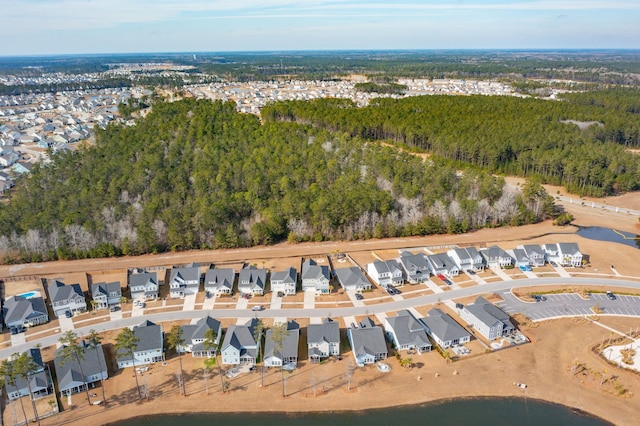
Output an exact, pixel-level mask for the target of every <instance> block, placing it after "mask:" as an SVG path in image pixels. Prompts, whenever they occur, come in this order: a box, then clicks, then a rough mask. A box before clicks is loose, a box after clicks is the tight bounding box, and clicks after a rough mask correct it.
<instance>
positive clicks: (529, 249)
mask: <svg viewBox="0 0 640 426" xmlns="http://www.w3.org/2000/svg"><path fill="white" fill-rule="evenodd" d="M521 247H522V249H523V250H524V251H525V252H526V253H527V254H528V255H529V256H531V255H532V254H534V253H535V254H537V255H538V256H541V257H544V250H542V247H540V245H539V244H524V245H522V246H521Z"/></svg>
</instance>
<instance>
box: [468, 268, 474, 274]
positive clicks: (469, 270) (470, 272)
mask: <svg viewBox="0 0 640 426" xmlns="http://www.w3.org/2000/svg"><path fill="white" fill-rule="evenodd" d="M467 274H469V275H475V274H476V272H475V271H474V270H473V269H467Z"/></svg>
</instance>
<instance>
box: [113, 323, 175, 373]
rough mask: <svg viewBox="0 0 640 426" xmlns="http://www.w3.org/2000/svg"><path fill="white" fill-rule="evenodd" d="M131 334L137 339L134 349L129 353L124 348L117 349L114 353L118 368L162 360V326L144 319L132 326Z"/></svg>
mask: <svg viewBox="0 0 640 426" xmlns="http://www.w3.org/2000/svg"><path fill="white" fill-rule="evenodd" d="M133 334H134V335H135V336H136V338H137V339H138V345H137V347H136V350H135V351H133V358H132V357H131V354H130V353H129V352H128V351H127V350H125V349H119V350H118V351H117V353H116V360H117V362H118V368H127V367H133V365H134V361H135V366H139V365H145V364H152V363H154V362H160V361H163V360H164V350H163V348H164V346H163V335H162V327H161V326H159V325H157V324H154V323H152V322H151V321H145V322H143V323H142V324H140V325H136V326H134V327H133Z"/></svg>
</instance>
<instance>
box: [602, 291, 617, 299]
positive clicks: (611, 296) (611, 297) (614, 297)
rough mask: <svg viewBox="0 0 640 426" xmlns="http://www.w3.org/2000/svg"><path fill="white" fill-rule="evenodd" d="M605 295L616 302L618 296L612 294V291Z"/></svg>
mask: <svg viewBox="0 0 640 426" xmlns="http://www.w3.org/2000/svg"><path fill="white" fill-rule="evenodd" d="M605 294H606V295H607V297H608V298H609V300H616V295H615V294H613V292H611V291H607V292H606V293H605Z"/></svg>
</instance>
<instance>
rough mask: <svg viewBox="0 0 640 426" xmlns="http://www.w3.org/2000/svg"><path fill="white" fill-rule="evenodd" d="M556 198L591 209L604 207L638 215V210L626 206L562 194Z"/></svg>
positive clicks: (616, 211) (621, 212) (612, 210)
mask: <svg viewBox="0 0 640 426" xmlns="http://www.w3.org/2000/svg"><path fill="white" fill-rule="evenodd" d="M556 199H557V200H560V201H564V202H565V203H569V204H575V205H577V206H584V207H587V208H593V209H604V210H608V211H610V212H615V213H620V214H625V215H634V216H640V211H638V210H633V209H628V208H626V207H617V206H611V205H608V204H601V203H596V202H593V201H586V200H581V199H577V198H571V197H565V196H562V195H559V196H556Z"/></svg>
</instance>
